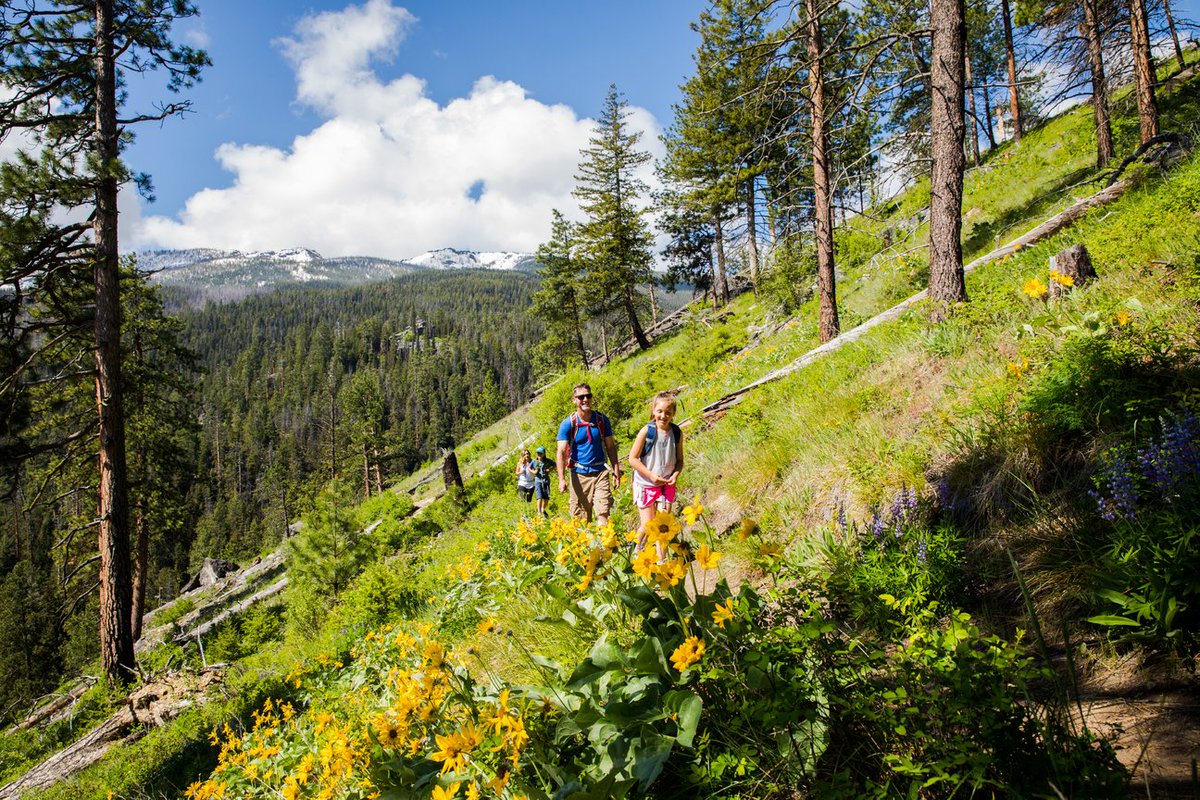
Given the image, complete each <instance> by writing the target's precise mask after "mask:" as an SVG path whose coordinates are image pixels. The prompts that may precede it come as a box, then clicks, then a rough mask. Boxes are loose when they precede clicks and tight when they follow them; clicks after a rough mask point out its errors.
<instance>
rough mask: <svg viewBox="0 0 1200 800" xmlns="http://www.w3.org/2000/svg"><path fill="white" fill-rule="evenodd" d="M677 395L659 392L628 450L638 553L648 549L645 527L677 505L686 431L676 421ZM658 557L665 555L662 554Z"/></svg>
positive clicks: (651, 402)
mask: <svg viewBox="0 0 1200 800" xmlns="http://www.w3.org/2000/svg"><path fill="white" fill-rule="evenodd" d="M675 410H676V405H675V396H674V395H673V394H670V393H669V392H659V393H658V394H656V395H654V399H652V400H651V401H650V422H649V423H648V424H647V425H646V426H645V427H644V428H642V429H641V430H640V431H638V435H637V436H636V437H635V438H634V440H633V447H632V448H631V449H630V451H629V468H630V469H632V470H633V504H634V505H635V506H637V510H638V517H639V519H640V524H639V526H638V532H639V533H640V534H641V536H640V537H639V539H638V544H637V552H639V553H640V552H641V551H642V549H643V548H644V547H645V546H646V525H647V523H649V522H650V520H651V519H653V518H654V514H655V512H656V511H659V510H664V511H665V510H668V509H670V508H671V505H672V504H673V503H674V502H675V484H676V481H678V480H679V473H680V472H682V471H683V431H681V430H680V429H679V426H678V425H676V424H675V422H674V421H673V420H674V419H675ZM658 555H659V558H662V557H663V556H664V555H665V553H662V552H660V553H659V554H658Z"/></svg>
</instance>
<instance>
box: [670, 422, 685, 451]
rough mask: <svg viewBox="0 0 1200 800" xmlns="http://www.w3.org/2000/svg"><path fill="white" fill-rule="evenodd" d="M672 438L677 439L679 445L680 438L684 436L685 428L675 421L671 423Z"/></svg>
mask: <svg viewBox="0 0 1200 800" xmlns="http://www.w3.org/2000/svg"><path fill="white" fill-rule="evenodd" d="M671 438H672V439H674V440H675V446H676V447H679V440H680V439H682V438H683V429H682V428H680V427H679V426H678V425H676V424H675V423H674V422H672V423H671Z"/></svg>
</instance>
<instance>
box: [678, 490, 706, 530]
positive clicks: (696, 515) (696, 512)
mask: <svg viewBox="0 0 1200 800" xmlns="http://www.w3.org/2000/svg"><path fill="white" fill-rule="evenodd" d="M703 513H704V506H702V505H700V498H699V497H697V498H695V499H694V500H692V504H691V505H690V506H684V507H683V521H684V522H686V523H687V524H688V525H695V524H696V520H698V519H700V515H701V514H703Z"/></svg>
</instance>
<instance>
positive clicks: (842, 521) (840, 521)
mask: <svg viewBox="0 0 1200 800" xmlns="http://www.w3.org/2000/svg"><path fill="white" fill-rule="evenodd" d="M837 526H838V527H839V528H841V529H842V533H845V532H846V506H845V505H844V504H843V503H838V507H837Z"/></svg>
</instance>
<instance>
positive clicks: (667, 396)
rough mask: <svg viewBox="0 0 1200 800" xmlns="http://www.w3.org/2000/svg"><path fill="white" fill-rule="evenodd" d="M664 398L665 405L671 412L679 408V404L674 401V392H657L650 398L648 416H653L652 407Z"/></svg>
mask: <svg viewBox="0 0 1200 800" xmlns="http://www.w3.org/2000/svg"><path fill="white" fill-rule="evenodd" d="M664 400H665V401H666V403H667V406H668V407H669V408H670V409H671V413H672V414H674V413H675V412H676V411H678V410H679V406H678V404H677V403H676V402H675V394H674V393H673V392H659V393H658V394H656V395H654V397H652V398H650V416H654V407H655V406H657V405H658V404H659V403H661V402H663V401H664Z"/></svg>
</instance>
